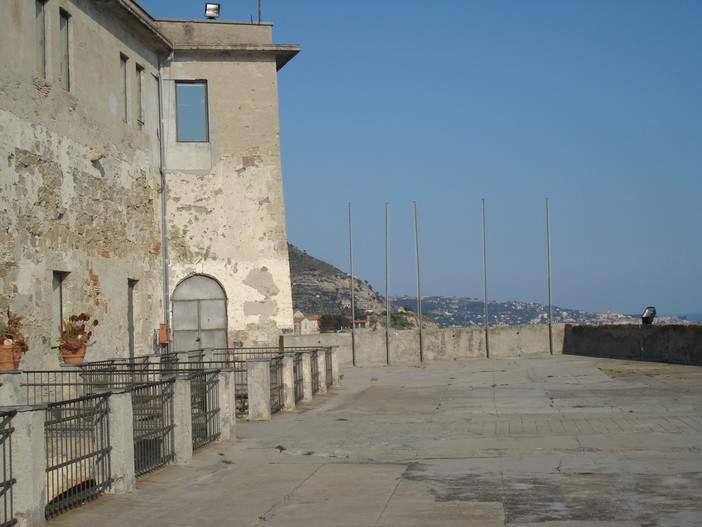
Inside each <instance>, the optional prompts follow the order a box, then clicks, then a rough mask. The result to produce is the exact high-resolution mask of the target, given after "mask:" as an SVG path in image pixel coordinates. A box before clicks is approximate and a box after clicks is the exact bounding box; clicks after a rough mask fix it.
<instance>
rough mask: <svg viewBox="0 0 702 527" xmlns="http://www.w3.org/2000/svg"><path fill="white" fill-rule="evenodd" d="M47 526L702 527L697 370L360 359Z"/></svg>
mask: <svg viewBox="0 0 702 527" xmlns="http://www.w3.org/2000/svg"><path fill="white" fill-rule="evenodd" d="M342 373H343V374H344V378H343V379H342V383H341V387H340V388H338V389H335V390H332V391H331V392H330V393H328V394H326V395H323V396H320V397H317V398H315V400H314V402H312V403H311V404H308V405H305V406H303V407H302V408H298V409H297V410H296V411H295V412H292V413H287V414H278V415H276V416H274V418H273V420H272V421H271V422H255V423H254V422H250V423H249V422H242V423H239V424H238V425H237V434H238V439H236V440H233V441H231V442H227V443H220V444H215V445H213V446H212V447H210V448H208V449H206V450H205V451H203V452H202V453H200V454H198V455H197V456H196V457H195V459H194V460H193V462H192V463H190V464H189V465H187V466H180V467H177V466H174V467H170V468H167V469H165V470H162V471H160V472H157V473H155V474H154V475H152V476H150V477H147V478H145V479H143V480H139V481H138V490H136V491H135V492H133V493H131V494H125V495H109V496H106V497H104V498H102V499H100V500H98V501H96V502H93V503H91V504H89V505H86V506H85V507H82V508H81V509H79V510H77V511H75V512H71V513H68V514H66V515H63V516H62V517H60V518H58V519H57V520H54V521H52V522H50V523H49V526H50V527H59V526H71V527H78V526H85V527H94V526H95V525H100V526H104V527H112V526H114V527H117V526H119V527H122V526H125V525H145V526H195V525H212V526H220V525H222V526H233V527H234V526H242V527H244V526H262V527H268V526H270V527H297V526H305V527H310V526H312V527H324V526H335V527H336V526H350V527H351V526H352V527H364V526H369V527H370V526H377V527H389V526H432V527H433V526H459V525H460V526H462V527H465V526H475V527H493V526H495V527H497V526H505V525H509V526H511V527H526V526H549V527H595V526H597V527H613V526H617V527H633V526H676V527H679V526H693V525H694V526H698V525H702V434H701V433H700V432H702V368H700V367H694V366H677V365H666V364H658V363H642V362H627V361H616V360H608V359H591V358H583V357H572V356H556V357H554V358H540V359H515V360H484V359H480V360H471V361H452V362H434V363H427V364H425V365H423V366H418V367H412V366H409V367H408V366H397V367H386V368H357V369H347V370H345V371H344V372H342Z"/></svg>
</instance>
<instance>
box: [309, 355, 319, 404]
mask: <svg viewBox="0 0 702 527" xmlns="http://www.w3.org/2000/svg"><path fill="white" fill-rule="evenodd" d="M318 353H319V350H317V349H313V350H312V351H311V352H310V369H311V370H312V394H313V395H314V394H316V393H319V384H320V382H319V359H318Z"/></svg>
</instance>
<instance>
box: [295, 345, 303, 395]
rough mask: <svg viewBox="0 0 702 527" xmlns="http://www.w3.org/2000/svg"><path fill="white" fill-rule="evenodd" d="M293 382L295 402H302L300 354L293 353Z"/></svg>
mask: <svg viewBox="0 0 702 527" xmlns="http://www.w3.org/2000/svg"><path fill="white" fill-rule="evenodd" d="M293 382H294V385H295V402H296V403H298V402H300V401H302V399H303V397H304V395H305V392H304V378H303V374H302V353H295V356H294V358H293Z"/></svg>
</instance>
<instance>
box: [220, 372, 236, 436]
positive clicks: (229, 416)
mask: <svg viewBox="0 0 702 527" xmlns="http://www.w3.org/2000/svg"><path fill="white" fill-rule="evenodd" d="M218 377H219V383H218V389H219V430H220V434H221V435H220V440H221V441H227V440H228V439H234V437H235V432H234V429H235V426H236V381H235V380H234V370H231V369H227V370H222V371H220V372H219V375H218Z"/></svg>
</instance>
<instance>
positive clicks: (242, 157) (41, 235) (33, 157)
mask: <svg viewBox="0 0 702 527" xmlns="http://www.w3.org/2000/svg"><path fill="white" fill-rule="evenodd" d="M271 30H272V26H271V24H267V23H264V24H251V23H248V22H246V23H243V22H227V21H213V20H191V21H187V20H172V19H156V18H154V17H152V16H151V15H150V14H149V13H147V12H146V11H145V10H144V9H143V8H141V6H139V4H138V3H137V2H135V1H133V0H112V1H109V2H105V1H101V0H35V1H32V0H7V1H5V2H3V16H2V17H0V123H2V126H0V155H1V156H2V159H3V162H2V163H1V164H0V192H1V193H2V197H3V199H2V204H0V224H1V225H2V229H0V259H1V260H2V264H1V265H2V267H1V268H0V310H2V311H4V310H6V308H7V307H8V306H9V307H10V308H11V309H12V311H13V312H16V313H18V314H20V315H23V316H24V317H25V322H26V325H25V327H26V334H27V335H28V338H29V344H30V351H29V353H27V354H26V355H25V356H24V358H23V362H22V367H25V368H26V367H43V366H47V367H51V366H55V365H56V364H55V362H56V361H57V354H56V353H48V351H49V348H50V347H51V346H53V345H54V342H55V337H56V336H57V335H56V333H57V330H56V327H57V326H58V324H59V323H60V321H61V319H62V318H66V317H68V316H69V315H71V314H74V313H80V312H83V311H85V312H88V313H90V314H91V315H93V317H94V318H97V319H99V320H100V326H98V328H96V331H95V333H96V335H95V337H96V342H97V343H96V345H95V346H93V347H91V348H89V351H88V357H87V359H88V360H94V359H102V358H107V357H117V356H128V355H131V354H136V355H139V354H144V353H150V352H152V351H153V350H154V349H159V347H158V342H157V329H158V328H159V325H160V324H163V323H168V324H169V326H170V334H169V336H170V341H171V349H174V350H187V349H194V348H200V347H226V346H228V345H229V344H231V343H233V342H247V343H270V342H271V340H272V339H273V338H274V337H276V336H277V335H278V334H280V333H281V332H287V331H292V330H293V320H292V316H291V314H292V297H291V288H290V276H289V264H288V256H287V255H288V252H287V245H286V241H287V240H286V232H285V209H284V204H283V191H282V177H281V165H280V145H279V137H278V136H279V125H278V97H277V89H278V87H277V73H276V72H277V70H279V69H280V68H282V67H283V66H284V65H285V64H286V63H287V62H288V61H289V60H290V59H291V58H292V57H294V56H295V54H296V53H297V52H298V51H299V47H298V46H285V45H275V44H272V37H271Z"/></svg>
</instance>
